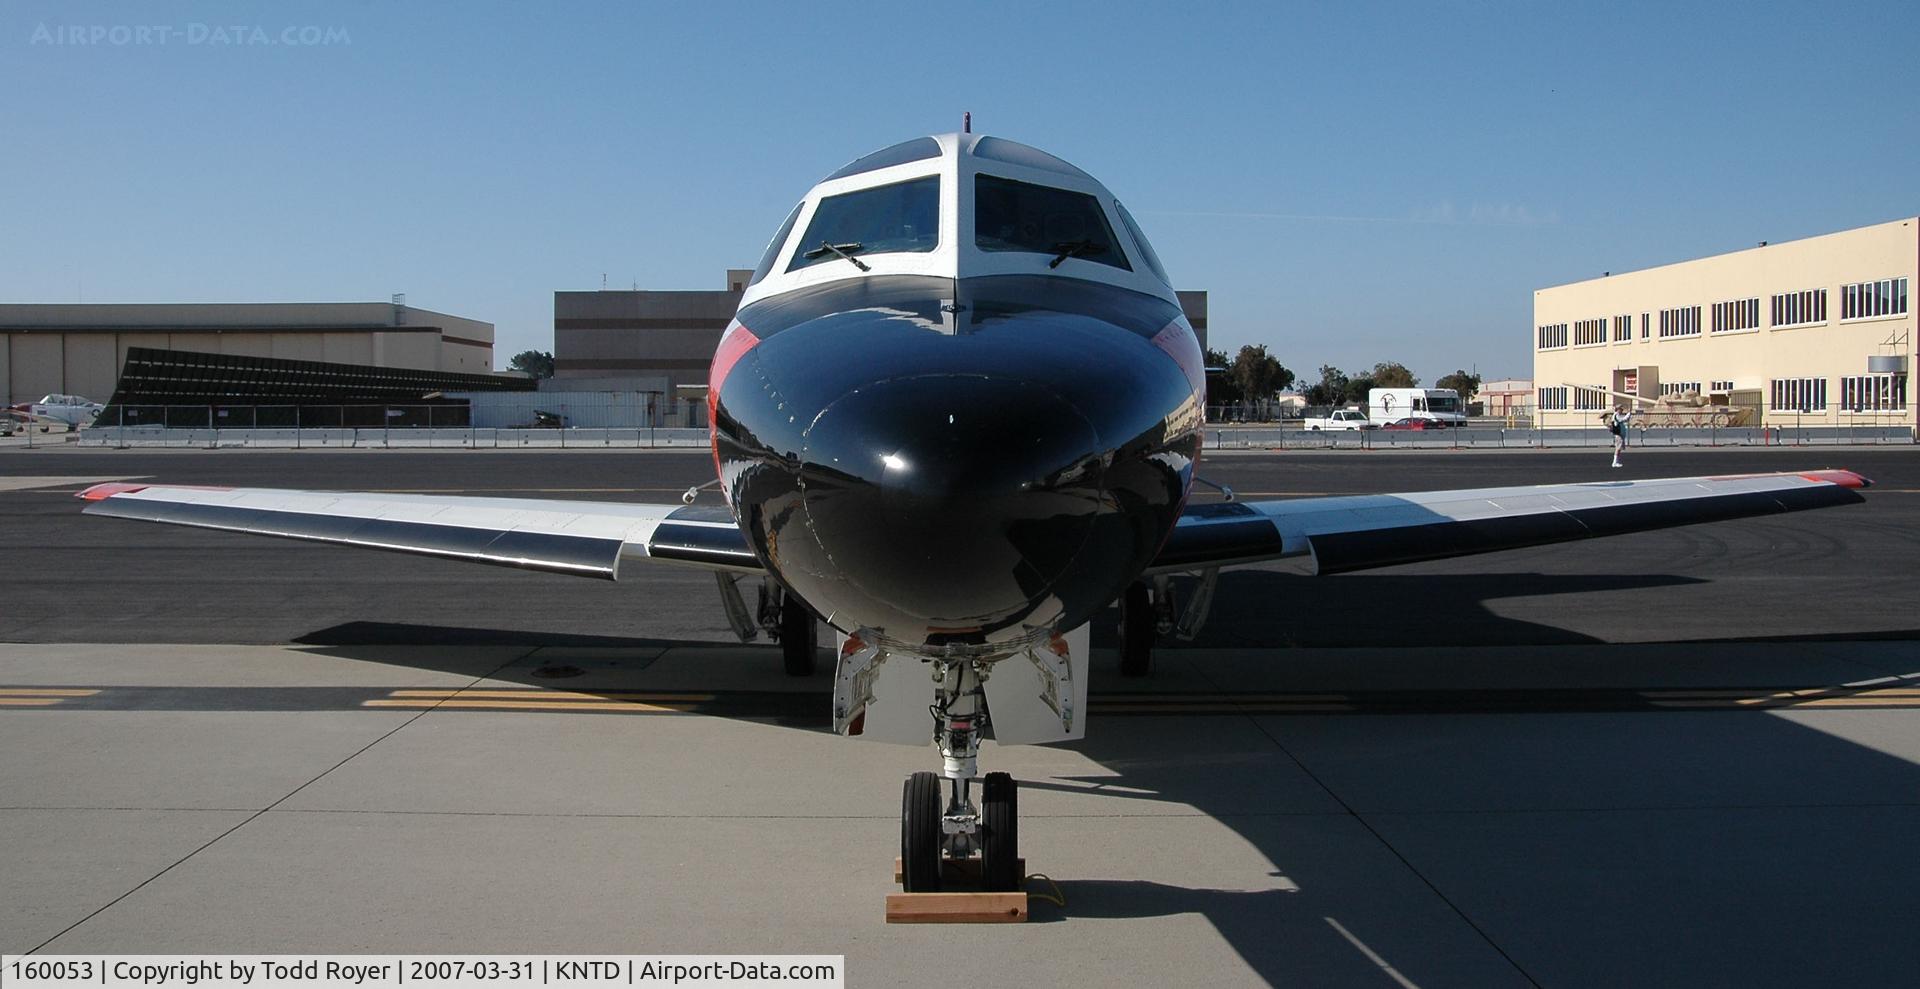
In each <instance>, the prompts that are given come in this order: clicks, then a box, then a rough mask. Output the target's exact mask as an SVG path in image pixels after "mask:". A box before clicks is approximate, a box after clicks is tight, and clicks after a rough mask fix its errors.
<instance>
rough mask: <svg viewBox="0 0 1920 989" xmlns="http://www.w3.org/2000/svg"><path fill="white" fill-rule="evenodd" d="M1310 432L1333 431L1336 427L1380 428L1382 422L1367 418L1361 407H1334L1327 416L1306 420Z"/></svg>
mask: <svg viewBox="0 0 1920 989" xmlns="http://www.w3.org/2000/svg"><path fill="white" fill-rule="evenodd" d="M1306 424H1307V430H1308V431H1309V432H1315V433H1318V432H1321V431H1323V430H1327V431H1331V430H1335V429H1379V428H1380V424H1379V423H1377V422H1373V421H1372V420H1370V419H1368V418H1367V414H1366V413H1365V412H1362V411H1360V410H1359V409H1334V410H1333V411H1332V412H1329V413H1327V415H1326V417H1325V418H1320V419H1308V420H1306Z"/></svg>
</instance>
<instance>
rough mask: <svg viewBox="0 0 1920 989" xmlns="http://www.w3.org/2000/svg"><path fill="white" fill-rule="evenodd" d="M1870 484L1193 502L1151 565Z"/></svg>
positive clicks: (1321, 561) (1824, 477)
mask: <svg viewBox="0 0 1920 989" xmlns="http://www.w3.org/2000/svg"><path fill="white" fill-rule="evenodd" d="M1870 483H1872V482H1870V481H1868V480H1867V479H1866V478H1864V477H1861V476H1860V475H1858V474H1855V473H1853V472H1852V471H1845V470H1818V471H1804V472H1800V473H1781V474H1742V475H1735V476H1727V477H1674V478H1663V479H1660V480H1651V481H1615V482H1595V483H1590V484H1545V485H1539V486H1535V487H1515V488H1479V489H1474V490H1464V491H1426V492H1420V493H1416V494H1383V495H1357V496H1350V497H1336V498H1290V499H1286V500H1282V501H1251V502H1248V501H1235V502H1220V503H1213V504H1205V505H1189V506H1188V507H1187V509H1186V511H1185V512H1183V513H1182V514H1181V516H1180V521H1179V524H1178V525H1176V526H1175V527H1174V530H1173V534H1172V535H1171V536H1170V537H1168V539H1167V542H1166V545H1165V546H1163V547H1161V550H1160V555H1159V556H1158V557H1156V558H1155V559H1154V562H1153V565H1152V567H1150V568H1149V572H1161V573H1166V572H1171V571H1179V570H1198V569H1204V568H1207V567H1217V566H1225V565H1229V564H1235V563H1254V562H1259V561H1262V560H1281V559H1297V560H1300V561H1302V562H1304V563H1305V564H1306V566H1307V569H1308V572H1310V573H1318V574H1332V573H1346V572H1348V571H1352V570H1367V569H1371V568H1373V567H1387V566H1393V565H1394V564H1398V563H1414V562H1417V561H1420V560H1438V559H1443V558H1445V557H1450V556H1468V555H1471V554H1474V553H1490V552H1493V551H1495V550H1503V549H1516V548H1519V547H1522V546H1539V545H1544V544H1546V543H1558V542H1566V541H1568V540H1573V539H1587V538H1591V537H1593V536H1613V535H1619V534H1620V533H1625V532H1640V531H1642V530H1646V529H1664V528H1667V527H1669V526H1676V525H1692V524H1693V523H1695V522H1715V521H1719V520H1721V519H1737V518H1746V517H1748V516H1754V515H1772V514H1775V513H1779V512H1797V511H1801V510H1803V509H1808V508H1825V507H1827V506H1830V505H1846V504H1852V503H1854V502H1858V501H1862V500H1864V499H1862V498H1861V497H1860V493H1859V490H1858V489H1860V488H1864V487H1867V486H1868V485H1869V484H1870Z"/></svg>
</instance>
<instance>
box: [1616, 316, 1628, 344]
mask: <svg viewBox="0 0 1920 989" xmlns="http://www.w3.org/2000/svg"><path fill="white" fill-rule="evenodd" d="M1632 340H1633V317H1632V316H1615V317H1613V342H1614V343H1628V342H1631V341H1632Z"/></svg>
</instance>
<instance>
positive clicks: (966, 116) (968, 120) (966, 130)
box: [960, 110, 973, 134]
mask: <svg viewBox="0 0 1920 989" xmlns="http://www.w3.org/2000/svg"><path fill="white" fill-rule="evenodd" d="M960 133H962V134H971V133H973V111H972V110H968V111H966V112H965V113H962V114H961V115H960Z"/></svg>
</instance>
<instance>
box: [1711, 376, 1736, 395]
mask: <svg viewBox="0 0 1920 989" xmlns="http://www.w3.org/2000/svg"><path fill="white" fill-rule="evenodd" d="M1732 390H1733V381H1732V379H1728V380H1726V381H1716V382H1714V383H1713V391H1714V393H1715V394H1719V395H1724V394H1726V393H1727V392H1730V391H1732Z"/></svg>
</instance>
